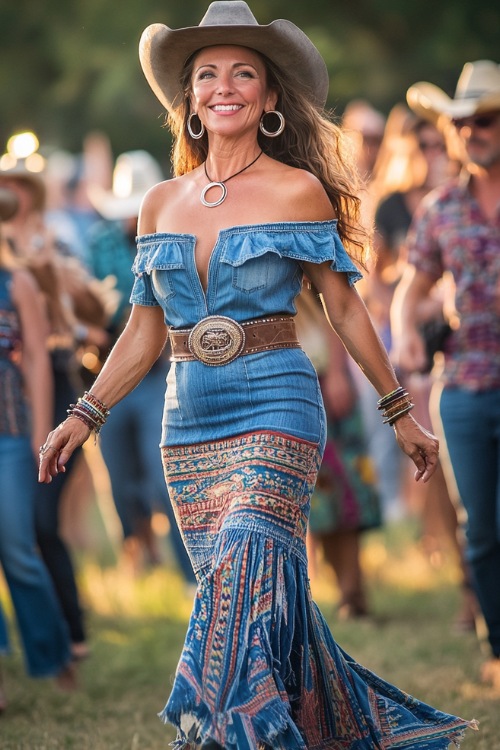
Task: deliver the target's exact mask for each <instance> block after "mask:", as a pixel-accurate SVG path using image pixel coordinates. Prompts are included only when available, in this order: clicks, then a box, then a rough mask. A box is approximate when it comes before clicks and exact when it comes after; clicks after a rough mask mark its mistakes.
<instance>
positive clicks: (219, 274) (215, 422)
mask: <svg viewBox="0 0 500 750" xmlns="http://www.w3.org/2000/svg"><path fill="white" fill-rule="evenodd" d="M195 246H196V237H195V236H193V235H190V234H168V233H161V234H149V235H143V236H141V237H139V238H138V252H137V256H136V259H135V262H134V265H133V271H134V274H135V284H134V288H133V290H132V295H131V302H132V303H134V304H137V305H160V306H161V307H162V309H163V312H164V316H165V323H166V324H167V325H168V326H169V327H171V328H173V329H185V328H189V327H192V326H194V325H196V324H197V323H198V322H199V321H200V320H201V319H203V318H205V317H207V316H209V315H223V316H226V317H229V318H232V319H233V320H236V321H238V322H240V323H242V322H244V321H248V320H252V319H255V318H262V317H271V316H274V315H279V314H286V315H294V314H295V313H296V308H295V303H294V300H295V298H296V296H297V295H298V294H299V292H300V290H301V287H302V282H303V269H302V265H301V264H302V263H303V262H306V261H309V262H312V263H324V262H327V263H328V264H329V266H330V268H331V270H332V272H336V273H346V274H347V275H348V278H349V282H350V283H351V284H352V283H354V282H355V281H356V280H358V279H359V278H360V276H361V275H360V273H359V271H358V270H357V268H356V266H355V265H354V264H353V262H352V261H351V260H350V258H349V256H348V255H347V253H346V251H345V249H344V247H343V245H342V243H341V241H340V238H339V236H338V233H337V226H336V222H335V221H325V222H287V223H275V224H257V225H248V226H236V227H230V228H227V229H223V230H221V231H220V233H219V236H218V239H217V242H216V244H215V247H214V248H213V250H212V254H211V257H210V262H209V267H208V283H207V289H206V290H204V289H203V287H202V285H201V282H200V278H199V275H198V272H197V269H196V264H195ZM325 436H326V427H325V411H324V407H323V401H322V397H321V391H320V387H319V383H318V379H317V376H316V372H315V369H314V367H313V365H312V363H311V362H310V360H309V359H308V357H307V356H306V354H305V353H304V352H303V351H302V350H301V349H299V348H291V349H276V350H273V351H264V352H258V353H253V354H246V355H242V356H239V357H238V358H237V359H235V360H233V361H231V362H229V363H227V364H224V365H220V366H210V365H206V364H204V363H203V362H200V361H198V360H194V361H183V362H174V363H172V366H171V368H170V371H169V374H168V378H167V388H166V396H165V406H164V413H163V429H162V439H161V449H162V458H163V465H164V470H165V477H166V481H167V485H168V489H169V495H170V498H171V501H172V504H173V507H174V512H175V514H176V518H177V521H178V524H179V528H180V530H181V533H182V535H183V538H184V542H185V544H186V548H187V550H188V552H189V555H190V557H191V560H192V563H193V569H194V571H195V573H196V576H197V580H198V587H197V593H196V597H195V601H194V608H193V612H192V615H191V619H190V622H189V626H188V632H187V635H186V640H185V644H184V648H183V651H182V654H181V658H180V661H179V665H178V667H177V671H176V674H175V679H174V683H173V687H172V691H171V694H170V697H169V699H168V702H167V705H166V706H165V708H164V710H163V712H162V713H161V714H160V716H161V717H162V719H163V720H164V721H168V722H170V723H172V724H174V726H176V727H177V740H176V741H175V742H174V747H175V748H177V749H178V750H194V749H195V748H203V747H205V746H206V747H207V748H208V747H209V746H210V747H214V745H210V742H211V741H214V742H215V743H218V744H216V745H215V747H217V746H220V747H222V748H224V750H262V749H264V748H266V749H268V748H272V749H273V750H319V749H320V748H321V749H325V750H326V749H327V748H328V749H330V750H338V748H345V750H361V749H363V750H365V749H366V750H368V749H370V750H371V749H372V748H396V747H405V746H406V747H407V746H411V747H413V748H420V750H424V749H425V750H445V748H447V747H448V745H449V743H450V742H453V741H456V742H457V744H458V741H459V739H460V737H461V735H462V733H463V731H464V730H465V728H466V727H467V725H468V723H467V722H466V721H463V720H462V719H459V718H457V717H454V716H449V715H447V714H444V713H441V712H440V711H437V710H436V709H434V708H431V707H430V706H426V705H425V704H423V703H421V702H419V701H417V700H415V699H413V698H411V697H409V696H408V695H406V694H405V693H402V692H401V691H400V690H398V689H397V688H395V687H393V686H392V685H390V684H389V683H387V682H384V681H383V680H381V679H380V678H379V677H377V676H376V675H374V674H372V673H371V672H369V671H368V670H366V669H365V668H363V667H362V666H361V665H359V664H357V663H356V662H355V661H354V660H353V659H352V658H351V657H350V656H348V655H347V654H346V653H345V652H343V651H342V650H341V649H340V648H339V646H338V645H337V644H336V643H335V641H334V639H333V636H332V634H331V633H330V631H329V629H328V626H327V624H326V622H325V620H324V618H323V616H322V615H321V613H320V612H319V610H318V608H317V607H316V605H315V604H314V602H313V601H312V599H311V592H310V588H309V583H308V577H307V556H306V547H305V537H306V530H307V523H308V517H309V508H310V498H311V493H312V491H313V489H314V485H315V482H316V477H317V472H318V469H319V466H320V463H321V458H322V453H323V450H324V443H325Z"/></svg>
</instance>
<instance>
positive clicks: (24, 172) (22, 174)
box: [0, 159, 47, 211]
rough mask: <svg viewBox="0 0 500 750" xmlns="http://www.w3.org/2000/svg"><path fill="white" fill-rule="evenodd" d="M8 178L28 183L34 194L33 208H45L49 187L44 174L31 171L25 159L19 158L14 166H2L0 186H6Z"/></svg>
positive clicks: (39, 209)
mask: <svg viewBox="0 0 500 750" xmlns="http://www.w3.org/2000/svg"><path fill="white" fill-rule="evenodd" d="M7 180H15V181H16V182H20V183H22V184H24V185H26V186H27V187H28V188H29V190H30V191H31V194H32V196H33V198H32V202H33V208H35V209H36V210H38V211H42V210H43V209H44V208H45V201H46V197H47V188H46V186H45V180H44V178H43V176H42V175H41V174H40V173H38V172H31V171H30V170H29V169H27V168H26V166H25V164H24V160H22V159H21V160H19V161H17V162H16V164H15V165H14V166H9V167H7V168H6V169H1V168H0V187H4V183H5V181H7Z"/></svg>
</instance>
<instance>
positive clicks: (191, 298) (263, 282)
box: [130, 221, 361, 328]
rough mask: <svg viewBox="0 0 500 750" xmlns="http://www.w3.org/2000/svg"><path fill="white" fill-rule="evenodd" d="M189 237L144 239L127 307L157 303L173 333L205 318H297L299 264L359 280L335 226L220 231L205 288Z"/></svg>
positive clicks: (193, 240)
mask: <svg viewBox="0 0 500 750" xmlns="http://www.w3.org/2000/svg"><path fill="white" fill-rule="evenodd" d="M195 247H196V237H195V236H194V235H190V234H148V235H143V236H142V237H139V238H138V240H137V248H138V252H137V255H136V258H135V261H134V264H133V266H132V270H133V271H134V274H135V277H136V279H135V284H134V287H133V289H132V294H131V297H130V301H131V302H132V303H134V304H138V305H158V304H160V305H161V306H162V307H163V309H164V310H165V320H166V322H167V324H168V325H170V326H172V327H173V328H186V327H188V326H192V325H194V324H195V323H197V322H198V321H199V320H200V319H201V318H204V317H206V316H207V315H227V316H228V317H230V318H234V319H235V320H240V321H241V320H250V319H252V318H260V317H263V316H266V315H271V314H273V313H280V312H282V313H289V314H290V315H294V314H295V312H296V309H295V305H294V299H295V297H296V296H297V294H298V293H299V292H300V289H301V284H302V267H301V263H302V262H304V261H309V262H311V263H323V262H330V265H331V267H332V270H334V271H339V272H345V273H347V274H348V276H349V280H350V282H351V283H354V282H355V281H357V280H358V279H360V278H361V274H360V273H359V271H358V270H357V268H356V266H355V265H354V263H353V262H352V261H351V260H350V258H349V256H348V255H347V253H346V251H345V250H344V247H343V245H342V242H341V241H340V238H339V236H338V233H337V223H336V221H319V222H289V223H281V224H256V225H251V226H239V227H231V228H228V229H223V230H222V231H221V232H220V233H219V236H218V239H217V242H216V244H215V247H214V248H213V250H212V255H211V258H210V264H209V271H208V289H207V291H206V292H205V291H204V290H203V287H202V285H201V282H200V279H199V276H198V272H197V269H196V263H195Z"/></svg>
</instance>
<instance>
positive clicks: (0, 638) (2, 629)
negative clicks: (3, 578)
mask: <svg viewBox="0 0 500 750" xmlns="http://www.w3.org/2000/svg"><path fill="white" fill-rule="evenodd" d="M8 651H9V634H8V632H7V623H6V621H5V615H4V613H3V607H2V604H1V602H0V654H6V653H7V652H8Z"/></svg>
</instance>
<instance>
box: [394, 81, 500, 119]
mask: <svg viewBox="0 0 500 750" xmlns="http://www.w3.org/2000/svg"><path fill="white" fill-rule="evenodd" d="M406 101H407V102H408V106H409V107H410V109H412V110H413V112H415V114H416V115H418V116H419V117H423V118H424V119H426V120H430V121H431V122H433V123H435V124H436V123H437V121H438V120H439V118H440V117H441V116H442V115H444V116H445V117H448V118H449V119H454V118H460V117H471V116H472V115H476V114H479V113H481V112H491V111H492V110H495V109H500V92H498V93H492V94H485V95H483V96H480V97H474V98H472V97H471V98H470V99H451V98H450V97H449V96H448V95H447V94H445V92H444V91H443V90H442V89H440V88H439V87H438V86H435V85H434V84H433V83H427V82H425V81H420V82H419V83H415V84H414V85H413V86H410V88H409V89H408V91H407V92H406Z"/></svg>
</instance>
